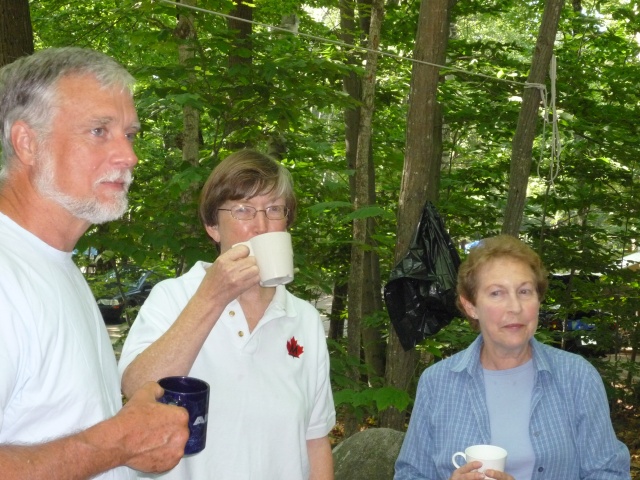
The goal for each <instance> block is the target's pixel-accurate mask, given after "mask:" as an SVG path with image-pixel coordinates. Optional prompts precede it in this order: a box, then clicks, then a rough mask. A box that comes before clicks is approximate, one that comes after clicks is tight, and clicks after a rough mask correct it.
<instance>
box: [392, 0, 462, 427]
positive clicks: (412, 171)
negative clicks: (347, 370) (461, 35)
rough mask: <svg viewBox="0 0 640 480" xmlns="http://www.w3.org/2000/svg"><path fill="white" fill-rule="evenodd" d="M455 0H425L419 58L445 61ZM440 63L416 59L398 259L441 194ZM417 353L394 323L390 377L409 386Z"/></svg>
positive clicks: (396, 420) (401, 415)
mask: <svg viewBox="0 0 640 480" xmlns="http://www.w3.org/2000/svg"><path fill="white" fill-rule="evenodd" d="M454 4H455V2H454V1H452V0H422V3H421V4H420V15H419V19H418V30H417V34H416V50H415V53H414V58H415V59H416V60H420V61H424V62H428V63H432V64H436V65H442V64H443V63H444V61H445V54H446V49H447V41H448V38H449V23H450V14H449V12H450V8H451V7H452V6H453V5H454ZM438 77H439V69H438V68H437V67H433V66H430V65H425V64H423V63H414V65H413V71H412V74H411V90H410V93H409V110H408V113H407V137H406V153H405V164H404V170H403V174H402V184H401V186H400V199H399V203H398V222H397V224H398V227H397V238H396V249H395V261H396V262H398V261H400V259H401V258H402V257H403V256H404V255H405V254H406V252H407V250H408V248H409V243H410V242H411V239H412V237H413V234H414V232H415V230H416V227H417V225H418V222H419V220H420V214H421V212H422V208H423V206H424V204H425V202H426V201H427V200H432V201H435V199H436V198H437V190H438V179H439V175H440V164H441V162H442V159H441V152H440V150H441V145H442V140H441V135H442V132H441V129H442V120H441V113H440V112H441V109H440V108H439V107H438V106H437V92H438ZM417 360H418V356H417V354H416V352H415V350H410V351H408V352H405V351H404V350H403V348H402V347H401V345H400V341H399V339H398V336H397V335H396V333H395V331H394V330H393V328H392V329H390V334H389V346H388V347H387V365H386V372H385V382H386V384H387V385H389V386H393V387H396V388H399V389H402V390H408V389H409V386H410V384H411V380H412V379H413V376H414V373H415V369H416V365H417ZM405 417H406V413H405V412H400V411H398V410H397V409H395V408H389V409H387V410H385V411H383V412H382V413H381V415H380V426H381V427H387V428H394V429H396V430H403V429H404V424H405Z"/></svg>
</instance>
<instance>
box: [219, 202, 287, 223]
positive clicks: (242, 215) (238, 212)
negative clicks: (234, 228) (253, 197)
mask: <svg viewBox="0 0 640 480" xmlns="http://www.w3.org/2000/svg"><path fill="white" fill-rule="evenodd" d="M218 210H224V211H225V212H231V216H232V217H233V218H235V219H236V220H253V219H254V218H256V215H257V214H258V212H264V214H265V216H266V217H267V218H268V219H269V220H283V219H285V218H287V216H288V215H289V209H288V208H287V207H285V206H284V205H271V206H269V207H267V208H265V209H264V210H258V209H257V208H254V207H251V206H249V205H234V206H233V207H231V208H219V209H218Z"/></svg>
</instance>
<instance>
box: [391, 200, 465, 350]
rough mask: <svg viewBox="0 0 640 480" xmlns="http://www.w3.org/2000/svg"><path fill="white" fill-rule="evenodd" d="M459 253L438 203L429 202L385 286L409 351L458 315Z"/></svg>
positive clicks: (400, 335)
mask: <svg viewBox="0 0 640 480" xmlns="http://www.w3.org/2000/svg"><path fill="white" fill-rule="evenodd" d="M459 266H460V256H459V255H458V251H457V250H456V248H455V246H454V244H453V242H452V240H451V237H450V236H449V233H448V232H447V230H446V229H445V227H444V223H443V221H442V219H441V218H440V215H439V214H438V211H437V210H436V207H435V206H434V205H433V204H432V203H431V202H427V203H426V204H425V206H424V209H423V210H422V217H421V219H420V223H419V224H418V227H417V228H416V233H415V236H414V238H413V240H412V242H411V245H410V246H409V251H408V252H407V254H406V255H405V257H404V258H403V259H402V260H401V261H400V262H399V263H398V264H397V265H396V266H395V268H394V269H393V271H392V272H391V275H390V276H389V282H388V283H387V284H386V285H385V287H384V299H385V303H386V305H387V311H388V312H389V317H390V318H391V323H392V324H393V327H394V329H395V331H396V333H397V335H398V338H399V339H400V344H401V345H402V348H403V349H404V350H405V351H407V350H410V349H412V348H413V347H415V346H416V344H417V343H419V342H421V341H422V340H424V338H425V337H428V336H430V335H434V334H435V333H437V332H438V331H439V330H440V329H441V328H442V327H444V326H446V325H448V324H449V323H451V320H453V318H454V317H456V316H458V315H459V313H458V309H457V307H456V277H457V274H458V267H459Z"/></svg>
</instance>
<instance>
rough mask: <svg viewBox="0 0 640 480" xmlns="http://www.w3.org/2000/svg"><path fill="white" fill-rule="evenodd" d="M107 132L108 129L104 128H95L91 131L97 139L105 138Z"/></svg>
mask: <svg viewBox="0 0 640 480" xmlns="http://www.w3.org/2000/svg"><path fill="white" fill-rule="evenodd" d="M105 132H106V129H105V128H103V127H98V128H94V129H93V130H91V133H92V134H93V135H95V136H96V137H103V136H104V134H105Z"/></svg>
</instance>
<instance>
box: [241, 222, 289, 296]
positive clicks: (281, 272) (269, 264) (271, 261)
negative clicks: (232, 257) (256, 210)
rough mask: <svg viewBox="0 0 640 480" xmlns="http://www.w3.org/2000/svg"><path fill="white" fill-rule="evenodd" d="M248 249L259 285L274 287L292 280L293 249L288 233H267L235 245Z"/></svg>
mask: <svg viewBox="0 0 640 480" xmlns="http://www.w3.org/2000/svg"><path fill="white" fill-rule="evenodd" d="M236 245H245V246H246V247H248V248H249V255H250V256H254V257H256V263H257V264H258V269H259V270H260V285H262V286H263V287H275V286H277V285H285V284H287V283H290V282H291V281H292V280H293V247H292V246H291V234H290V233H289V232H267V233H263V234H262V235H256V236H255V237H253V238H251V239H250V240H247V241H246V242H241V243H236V244H235V245H234V247H235V246H236Z"/></svg>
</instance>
